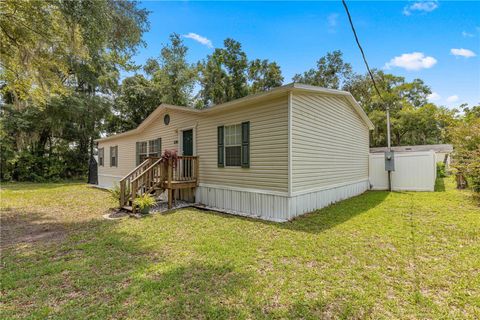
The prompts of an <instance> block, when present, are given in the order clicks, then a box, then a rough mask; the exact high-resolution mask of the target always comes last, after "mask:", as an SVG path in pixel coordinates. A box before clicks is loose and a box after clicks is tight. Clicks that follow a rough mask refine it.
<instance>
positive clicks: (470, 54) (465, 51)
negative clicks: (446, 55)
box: [450, 48, 476, 58]
mask: <svg viewBox="0 0 480 320" xmlns="http://www.w3.org/2000/svg"><path fill="white" fill-rule="evenodd" d="M450 53H451V54H453V55H454V56H457V57H458V56H460V57H465V58H471V57H475V56H476V54H475V52H473V51H472V50H468V49H463V48H461V49H450Z"/></svg>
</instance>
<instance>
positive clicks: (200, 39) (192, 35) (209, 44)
mask: <svg viewBox="0 0 480 320" xmlns="http://www.w3.org/2000/svg"><path fill="white" fill-rule="evenodd" d="M183 37H184V38H189V39H193V40H195V41H197V42H198V43H201V44H203V45H204V46H207V47H209V48H213V44H212V41H211V40H210V39H208V38H205V37H202V36H201V35H199V34H196V33H193V32H190V33H189V34H184V35H183Z"/></svg>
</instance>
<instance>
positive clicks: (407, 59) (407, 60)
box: [384, 52, 437, 70]
mask: <svg viewBox="0 0 480 320" xmlns="http://www.w3.org/2000/svg"><path fill="white" fill-rule="evenodd" d="M436 63H437V59H435V58H434V57H427V56H425V55H424V54H423V52H412V53H404V54H402V55H401V56H398V57H395V58H393V59H392V60H390V61H389V62H387V63H386V64H385V66H384V68H385V69H390V68H392V67H398V68H404V69H406V70H420V69H429V68H431V67H433V66H434V65H435V64H436Z"/></svg>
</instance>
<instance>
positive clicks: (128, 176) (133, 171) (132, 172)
mask: <svg viewBox="0 0 480 320" xmlns="http://www.w3.org/2000/svg"><path fill="white" fill-rule="evenodd" d="M149 161H150V158H147V159H145V160H144V161H143V162H142V163H140V164H139V165H138V166H136V167H135V169H133V170H132V171H130V172H129V173H128V174H127V175H126V176H125V177H123V178H122V179H120V182H122V181H123V180H127V179H128V178H130V176H131V175H133V174H134V173H135V172H136V171H137V170H138V169H140V168H141V167H143V166H144V165H145V164H147V163H148V162H149Z"/></svg>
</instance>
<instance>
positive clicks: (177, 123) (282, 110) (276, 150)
mask: <svg viewBox="0 0 480 320" xmlns="http://www.w3.org/2000/svg"><path fill="white" fill-rule="evenodd" d="M167 113H168V114H169V115H170V124H169V125H168V126H165V125H164V123H163V116H164V114H165V113H162V114H161V115H159V116H158V118H157V119H155V120H154V121H153V122H152V123H151V124H149V125H148V127H146V128H145V130H143V131H142V132H141V133H138V134H134V135H131V136H126V137H125V136H124V137H119V138H117V139H112V140H107V141H104V142H102V141H100V142H99V146H98V147H99V148H105V165H104V166H103V167H99V168H98V174H99V177H100V176H102V175H105V176H108V175H112V176H116V177H123V176H125V175H126V174H128V172H130V171H131V170H132V169H133V168H135V162H136V158H135V153H136V144H135V143H136V142H137V141H146V140H151V139H157V138H162V153H163V151H164V150H165V149H178V148H179V146H180V144H179V143H178V142H180V141H179V140H180V139H181V136H179V132H180V131H181V130H182V129H187V128H192V127H193V128H194V149H195V150H196V155H198V156H199V159H200V160H199V161H200V172H199V182H200V183H204V184H210V185H221V186H231V187H240V188H250V189H263V190H271V191H281V192H287V191H288V99H287V96H286V95H284V96H282V97H279V98H276V99H265V100H263V101H262V102H257V103H248V104H247V103H246V104H242V105H239V106H236V107H233V108H229V109H228V110H225V111H223V110H218V111H215V112H205V113H200V114H199V113H187V112H180V111H177V110H167ZM245 121H250V168H241V167H225V168H218V167H217V127H218V126H221V125H230V124H240V123H242V122H245ZM175 141H177V143H175ZM115 145H118V167H110V162H109V161H110V160H109V159H110V154H109V150H110V146H115ZM107 153H108V154H107Z"/></svg>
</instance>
